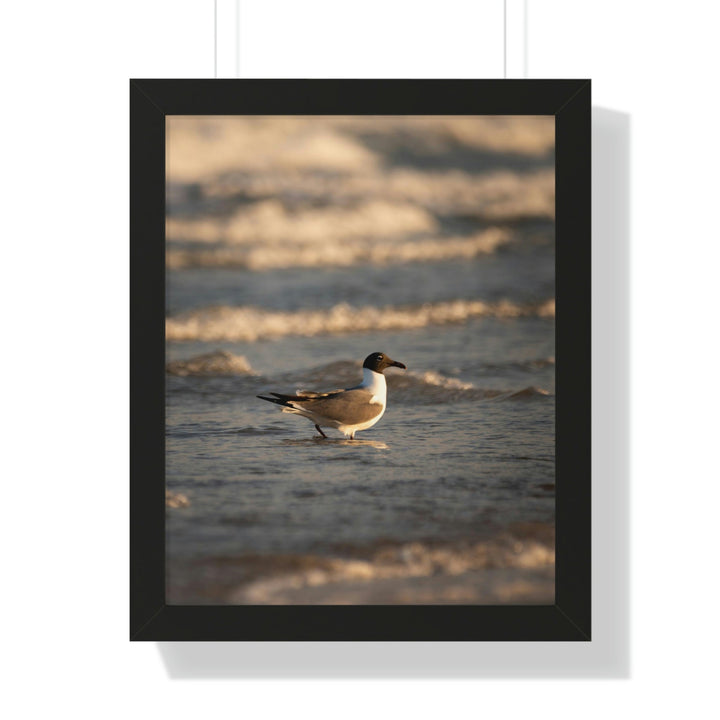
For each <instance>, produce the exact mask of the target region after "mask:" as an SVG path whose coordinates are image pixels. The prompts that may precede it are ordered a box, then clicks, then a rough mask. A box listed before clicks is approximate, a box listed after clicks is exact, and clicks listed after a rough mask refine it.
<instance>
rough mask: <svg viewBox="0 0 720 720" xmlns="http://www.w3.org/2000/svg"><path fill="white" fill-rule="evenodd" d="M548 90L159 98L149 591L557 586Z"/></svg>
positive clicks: (435, 599) (463, 597)
mask: <svg viewBox="0 0 720 720" xmlns="http://www.w3.org/2000/svg"><path fill="white" fill-rule="evenodd" d="M555 133H556V122H555V117H554V116H553V115H509V114H506V115H422V114H417V115H351V114H348V115H280V114H275V115H271V114H258V115H250V114H247V115H221V114H206V115H180V114H177V115H175V114H167V115H166V117H165V148H164V150H165V250H164V252H165V388H164V393H165V450H164V453H165V513H166V516H165V528H164V533H165V578H164V580H165V599H166V603H167V605H168V606H183V605H185V606H189V605H192V606H198V605H211V606H217V605H223V606H233V605H235V606H238V605H267V606H277V605H285V606H299V605H314V606H317V605H354V606H372V605H383V606H388V605H391V606H392V605H425V606H427V605H477V606H488V605H492V606H497V605H503V606H518V605H520V606H538V605H545V606H551V605H553V604H554V603H555V598H556V584H555V577H556V575H555V548H556V543H555V520H556V404H555V394H556V327H555V297H556V293H555V287H556V221H555V207H556V193H555V183H556V137H555Z"/></svg>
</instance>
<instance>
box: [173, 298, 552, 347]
mask: <svg viewBox="0 0 720 720" xmlns="http://www.w3.org/2000/svg"><path fill="white" fill-rule="evenodd" d="M478 317H490V318H499V319H512V318H520V317H541V318H554V317H555V300H554V299H552V300H547V301H546V302H544V303H541V304H519V303H514V302H510V301H508V300H503V301H500V302H495V303H491V302H484V301H482V300H453V301H448V302H437V303H427V304H424V305H420V306H413V307H393V306H390V307H374V306H365V307H353V306H352V305H348V304H347V303H340V304H338V305H335V306H333V307H332V308H330V309H329V310H297V311H295V312H285V311H275V310H263V309H261V308H256V307H249V306H241V307H230V306H225V305H224V306H219V307H209V308H203V309H200V310H193V311H191V312H187V313H182V314H181V315H177V316H175V317H170V318H167V319H166V321H165V335H166V338H167V340H170V341H187V340H200V341H205V342H208V341H218V340H228V341H235V342H237V341H245V342H255V341H257V340H264V339H269V338H280V337H285V336H288V335H300V336H304V337H313V336H317V335H334V334H342V333H349V332H363V331H369V330H373V331H385V330H408V329H415V328H423V327H427V326H428V325H446V324H450V323H460V322H464V321H466V320H468V319H471V318H478Z"/></svg>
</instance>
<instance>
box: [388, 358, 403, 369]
mask: <svg viewBox="0 0 720 720" xmlns="http://www.w3.org/2000/svg"><path fill="white" fill-rule="evenodd" d="M390 365H393V366H395V367H399V368H402V369H403V370H407V368H406V367H405V366H404V365H403V364H402V363H401V362H398V361H397V360H393V361H392V362H391V363H390Z"/></svg>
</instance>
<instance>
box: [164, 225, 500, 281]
mask: <svg viewBox="0 0 720 720" xmlns="http://www.w3.org/2000/svg"><path fill="white" fill-rule="evenodd" d="M510 238H511V235H510V233H509V232H507V231H505V230H500V229H498V228H490V229H488V230H485V231H483V232H480V233H476V234H475V235H471V236H469V237H448V238H424V239H417V240H395V241H392V240H390V239H386V238H378V239H357V240H353V241H352V242H350V243H347V242H343V243H340V242H335V243H333V242H331V241H329V240H328V241H326V242H324V243H316V242H308V243H304V244H297V243H293V244H261V245H256V246H248V247H227V246H223V247H215V248H212V249H205V248H202V249H172V248H171V249H169V250H168V251H167V256H166V261H167V266H168V267H170V268H173V269H179V268H187V267H241V268H246V269H249V270H256V271H262V270H271V269H279V268H292V267H351V266H354V265H358V264H372V265H391V264H399V263H408V262H432V261H440V260H451V259H456V258H467V259H470V258H473V257H477V256H478V255H484V254H490V253H493V252H495V250H496V249H497V248H498V247H501V246H503V245H505V244H507V243H508V242H510Z"/></svg>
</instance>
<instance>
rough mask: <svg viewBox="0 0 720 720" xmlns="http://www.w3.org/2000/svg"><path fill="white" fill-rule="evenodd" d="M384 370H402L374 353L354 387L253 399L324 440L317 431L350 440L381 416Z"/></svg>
mask: <svg viewBox="0 0 720 720" xmlns="http://www.w3.org/2000/svg"><path fill="white" fill-rule="evenodd" d="M388 367H399V368H402V369H403V370H405V369H406V367H405V365H403V364H402V363H401V362H396V361H395V360H392V359H391V358H390V357H388V356H387V355H385V353H381V352H374V353H372V354H371V355H368V356H367V357H366V358H365V362H364V363H363V381H362V382H361V383H360V384H359V385H356V386H355V387H351V388H348V389H347V390H334V391H333V392H326V393H319V392H311V391H309V390H298V391H297V393H296V394H295V395H280V394H279V393H270V394H271V395H273V397H264V396H263V395H258V396H257V397H259V398H260V399H261V400H267V401H268V402H272V403H277V404H278V405H282V406H283V409H282V411H283V412H286V413H293V414H295V415H302V416H303V417H306V418H307V419H308V420H310V422H312V423H315V429H316V430H317V431H318V432H319V433H320V434H321V435H322V436H323V437H324V438H326V437H327V435H326V434H325V433H324V432H323V431H322V430H321V429H320V428H321V427H331V428H337V429H338V430H339V431H340V432H341V433H343V435H345V437H346V438H350V439H351V440H354V439H355V433H356V432H358V431H359V430H367V429H368V428H371V427H372V426H373V425H374V424H375V423H376V422H377V421H378V420H379V419H380V418H381V417H382V416H383V414H384V413H385V405H386V402H387V385H386V384H385V376H384V375H383V370H385V368H388Z"/></svg>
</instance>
